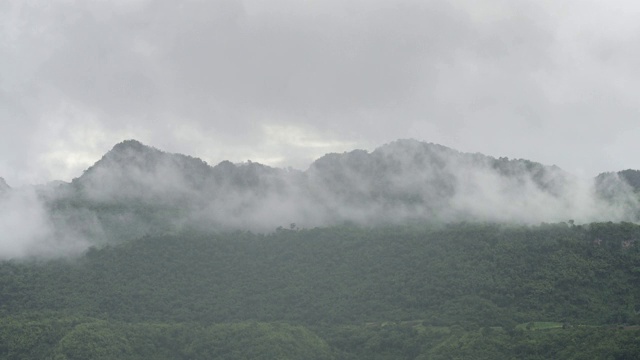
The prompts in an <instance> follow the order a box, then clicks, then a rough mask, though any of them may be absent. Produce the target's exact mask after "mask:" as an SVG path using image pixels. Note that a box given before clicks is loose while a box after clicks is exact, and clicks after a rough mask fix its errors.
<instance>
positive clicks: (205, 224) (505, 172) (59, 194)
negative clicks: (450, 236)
mask: <svg viewBox="0 0 640 360" xmlns="http://www.w3.org/2000/svg"><path fill="white" fill-rule="evenodd" d="M3 184H4V182H3ZM0 199H1V200H0V233H1V234H2V238H1V240H0V257H1V258H5V259H7V258H22V257H29V256H39V257H55V256H60V255H64V254H77V253H79V252H81V251H83V250H84V249H86V248H87V247H88V246H91V245H98V246H100V245H104V244H108V243H118V242H122V241H126V240H130V239H135V238H138V237H141V236H145V235H149V234H151V235H154V234H163V233H175V232H180V231H189V230H196V231H207V232H210V231H232V230H243V231H244V230H249V231H254V232H271V231H274V230H275V229H276V228H278V227H284V228H288V227H289V226H290V224H295V227H297V228H312V227H317V226H331V225H340V224H355V225H361V226H378V225H384V224H406V223H415V222H421V223H441V222H458V221H482V222H484V221H490V222H499V223H515V224H533V225H534V224H539V223H541V222H562V221H569V220H573V221H574V222H575V223H578V224H580V223H589V222H593V221H635V220H636V219H637V216H638V209H640V206H639V205H640V204H638V198H637V196H636V195H635V193H634V190H633V188H632V187H631V186H630V185H629V184H628V183H627V182H625V181H624V180H623V179H621V178H620V177H619V176H618V175H617V174H616V173H608V174H603V175H601V176H599V177H598V178H597V181H596V179H581V178H578V177H576V176H573V175H571V174H569V173H567V172H565V171H563V170H562V169H560V168H558V167H555V166H544V165H541V164H538V163H535V162H531V161H527V160H509V159H507V158H499V159H496V158H493V157H489V156H485V155H482V154H469V153H461V152H458V151H456V150H453V149H450V148H447V147H444V146H440V145H435V144H429V143H425V142H419V141H415V140H398V141H395V142H392V143H390V144H386V145H384V146H381V147H379V148H377V149H376V150H375V151H372V152H367V151H364V150H354V151H351V152H347V153H343V154H327V155H325V156H324V157H322V158H320V159H318V160H316V161H315V162H313V163H312V164H311V165H310V167H309V168H308V169H307V170H305V171H299V170H293V169H278V168H272V167H268V166H265V165H261V164H258V163H253V162H246V163H241V164H232V163H230V162H222V163H220V164H218V165H216V166H210V165H209V164H207V163H206V162H204V161H202V160H200V159H198V158H194V157H190V156H185V155H180V154H170V153H166V152H163V151H161V150H158V149H156V148H152V147H149V146H146V145H143V144H141V143H139V142H137V141H125V142H123V143H120V144H118V145H116V146H115V147H114V148H113V149H112V150H111V151H110V152H108V153H107V154H106V155H105V156H104V157H103V158H102V159H101V160H100V161H98V162H97V163H96V164H94V165H93V166H92V167H90V168H89V169H87V170H86V171H85V172H84V173H83V174H82V175H81V176H79V177H77V178H76V179H74V180H73V181H72V182H71V183H63V182H54V183H50V184H48V185H42V186H35V187H33V186H32V187H22V188H17V189H12V188H10V187H9V186H7V185H6V184H4V185H3V188H2V190H0ZM291 226H293V225H291Z"/></svg>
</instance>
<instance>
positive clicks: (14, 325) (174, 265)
mask: <svg viewBox="0 0 640 360" xmlns="http://www.w3.org/2000/svg"><path fill="white" fill-rule="evenodd" d="M292 228H294V227H292ZM639 239H640V226H637V225H634V224H630V223H621V224H614V223H594V224H590V225H588V226H575V225H573V224H565V223H560V224H543V225H540V226H536V227H527V226H501V225H496V224H466V223H460V224H453V225H441V226H426V225H425V226H423V225H414V226H397V227H380V228H359V227H349V226H344V227H332V228H322V229H320V228H318V229H310V230H293V229H292V230H287V229H283V228H279V230H278V231H276V232H275V233H273V234H270V235H259V234H253V233H248V232H236V233H225V234H202V233H197V232H184V233H182V234H179V235H164V236H153V237H144V238H141V239H138V240H134V241H129V242H125V243H122V244H118V245H112V246H106V247H103V248H91V249H89V250H88V251H87V252H86V254H84V255H83V256H82V257H80V258H75V259H59V260H49V261H43V260H35V259H34V260H22V261H17V260H12V261H4V262H2V263H0V359H467V358H473V359H496V358H514V359H515V358H517V359H549V358H563V359H587V358H594V359H607V358H610V359H631V358H638V356H640V345H639V344H638V342H637V339H638V336H640V330H639V329H638V327H637V325H639V324H640V315H639V314H640V288H639V287H638V286H637V284H638V283H640V267H639V265H638V264H640V243H639V242H638V241H640V240H639Z"/></svg>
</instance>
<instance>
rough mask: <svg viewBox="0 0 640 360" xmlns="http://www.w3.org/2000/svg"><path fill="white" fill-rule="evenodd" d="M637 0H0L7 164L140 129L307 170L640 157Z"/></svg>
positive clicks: (2, 164)
mask: <svg viewBox="0 0 640 360" xmlns="http://www.w3.org/2000/svg"><path fill="white" fill-rule="evenodd" d="M638 44H640V2H637V1H630V0H629V1H626V0H625V1H623V0H612V1H600V0H563V1H552V0H532V1H525V0H522V1H518V0H483V1H475V0H468V1H467V0H447V1H444V0H442V1H439V0H433V1H428V0H384V1H383V0H270V1H264V0H244V1H241V0H206V1H204V0H203V1H174V0H101V1H89V0H85V1H73V0H52V1H25V0H4V1H0V177H4V178H5V179H6V180H7V182H8V183H9V184H11V185H21V184H28V183H41V182H46V181H49V180H53V179H62V180H70V179H71V178H73V177H76V176H79V175H80V174H81V173H82V170H83V169H85V168H86V167H88V166H89V165H91V164H92V163H94V162H95V161H97V160H98V159H99V158H100V157H101V156H102V155H103V154H104V153H105V152H106V151H108V150H109V149H110V148H111V147H112V146H113V145H114V144H116V143H117V142H120V141H122V140H124V139H129V138H135V139H138V140H140V141H142V142H143V143H146V144H148V145H152V146H155V147H157V148H159V149H162V150H166V151H169V152H180V153H185V154H189V155H193V156H198V157H201V158H203V159H204V160H206V161H208V162H209V163H211V164H217V163H218V162H220V161H222V160H225V159H228V160H231V161H234V162H241V161H246V160H248V159H250V160H252V161H257V162H262V163H266V164H269V165H273V166H292V167H295V168H300V169H304V168H306V167H307V166H308V165H309V164H310V162H311V161H312V159H314V158H317V157H319V156H321V155H323V154H325V153H328V152H343V151H346V150H351V149H355V148H361V149H367V150H373V149H374V148H375V147H377V146H379V145H382V144H384V143H387V142H390V141H393V140H395V139H398V138H415V139H418V140H424V141H428V142H435V143H439V144H443V145H446V146H449V147H453V148H456V149H458V150H462V151H468V152H482V153H485V154H488V155H492V156H496V157H497V156H507V157H510V158H527V159H531V160H534V161H539V162H542V163H545V164H556V165H558V166H560V167H562V168H564V169H566V170H568V171H571V172H573V173H576V174H578V175H584V176H593V175H596V174H597V173H598V172H601V171H611V170H621V169H626V168H640V156H638V153H640V141H638V139H640V117H639V116H638V115H639V111H638V109H639V106H640V101H639V100H640V99H639V97H640V66H638V65H639V64H640V46H639V45H638Z"/></svg>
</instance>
